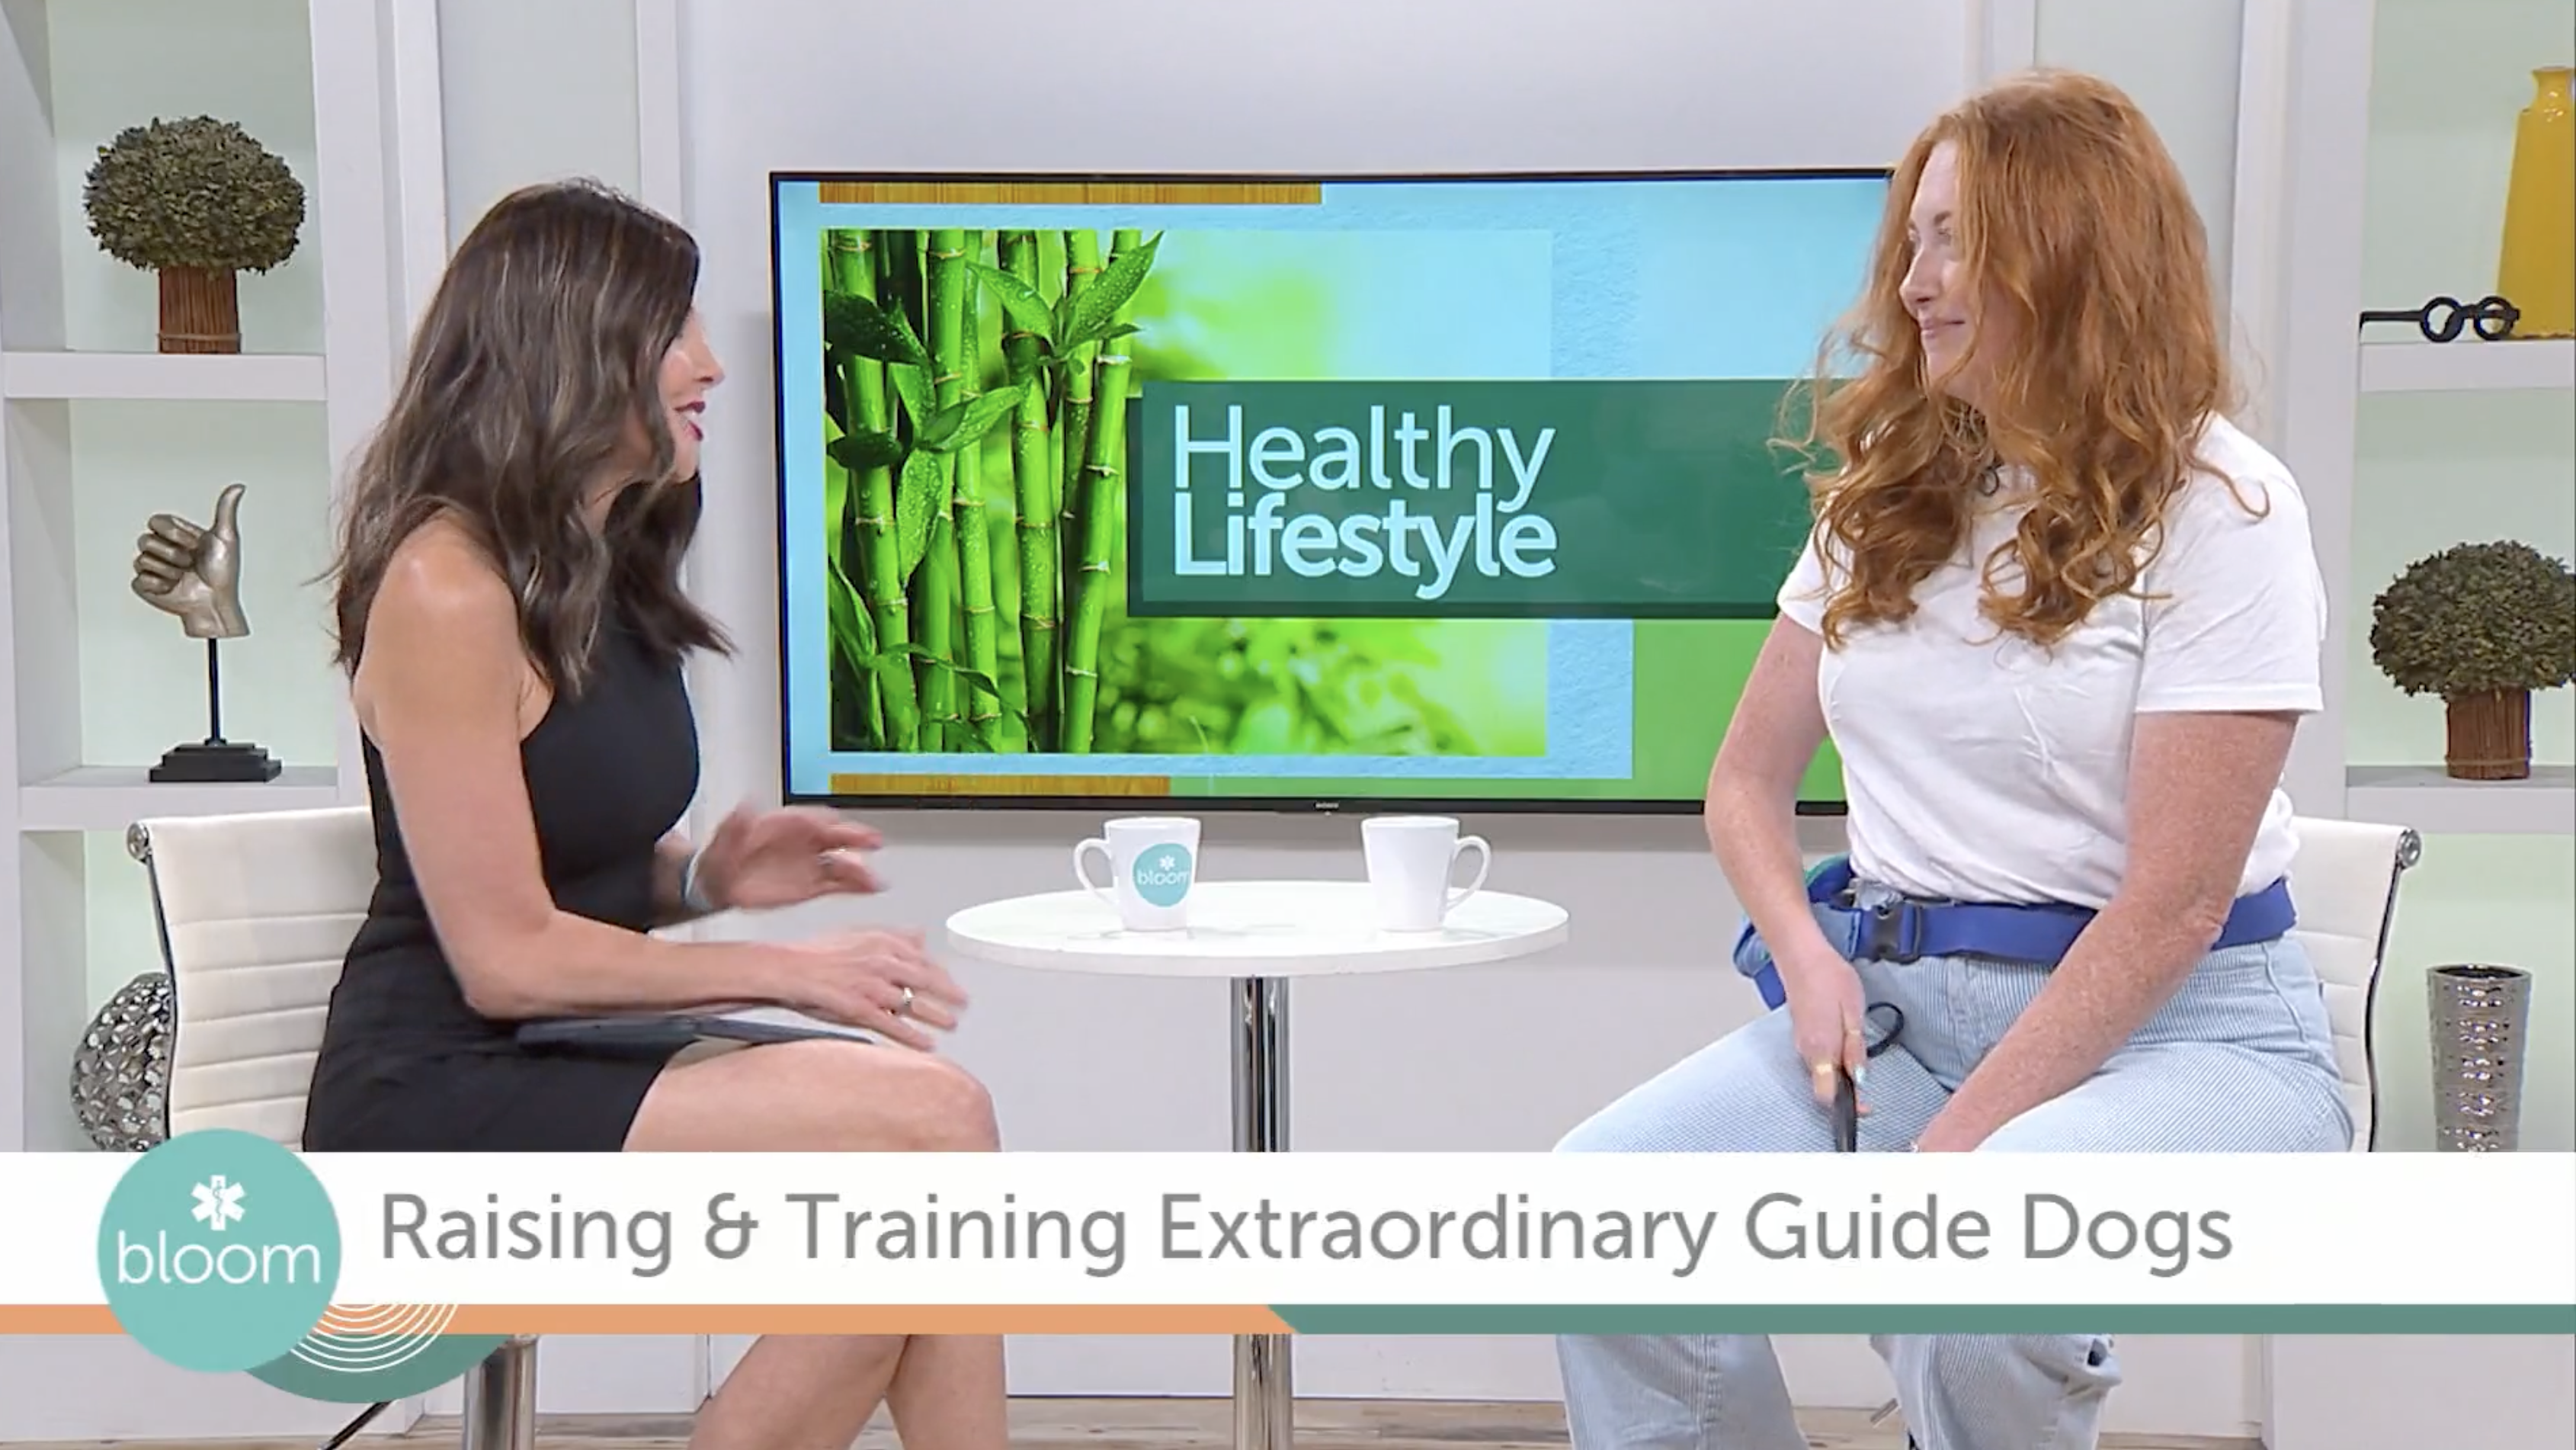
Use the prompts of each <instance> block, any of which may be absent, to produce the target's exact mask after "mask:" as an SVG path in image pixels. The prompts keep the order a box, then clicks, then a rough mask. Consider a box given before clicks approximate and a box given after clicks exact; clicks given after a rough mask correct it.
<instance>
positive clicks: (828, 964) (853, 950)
mask: <svg viewBox="0 0 2576 1450" xmlns="http://www.w3.org/2000/svg"><path fill="white" fill-rule="evenodd" d="M781 946H782V949H783V950H785V951H786V952H788V953H789V954H790V956H791V960H790V961H789V963H788V968H787V973H786V976H787V980H786V982H785V984H784V992H785V995H786V997H787V998H788V1005H789V1006H792V1007H794V1008H796V1009H797V1010H798V1011H801V1012H805V1013H808V1014H810V1015H812V1016H816V1017H820V1018H822V1019H824V1020H825V1021H828V1022H838V1023H840V1024H842V1025H843V1026H846V1027H856V1028H859V1029H861V1030H863V1031H868V1032H875V1033H880V1034H882V1035H884V1036H886V1037H888V1038H891V1039H892V1040H894V1041H896V1042H900V1043H902V1044H903V1045H905V1046H906V1047H912V1048H918V1049H920V1050H921V1051H923V1052H929V1051H932V1050H933V1044H932V1041H931V1038H930V1034H929V1033H928V1032H925V1031H924V1030H923V1029H924V1028H935V1029H937V1030H939V1031H942V1032H947V1031H953V1030H955V1028H956V1026H957V1014H958V1013H960V1012H962V1011H964V1010H965V1007H966V994H965V993H964V992H963V991H960V990H959V989H958V986H957V983H956V982H955V981H954V980H952V979H951V978H950V977H949V975H948V973H947V972H946V971H945V970H943V969H942V968H941V967H940V965H939V964H938V963H937V962H934V961H932V960H931V959H930V956H929V953H927V952H926V951H924V950H923V949H922V936H921V933H920V932H917V931H881V930H872V931H852V932H838V933H835V934H833V935H830V936H822V937H815V938H813V939H812V940H809V941H801V942H787V943H782V944H781Z"/></svg>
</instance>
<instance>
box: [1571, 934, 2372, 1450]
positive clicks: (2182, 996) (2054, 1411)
mask: <svg viewBox="0 0 2576 1450" xmlns="http://www.w3.org/2000/svg"><path fill="white" fill-rule="evenodd" d="M1859 969H1860V977H1861V984H1862V988H1863V990H1864V992H1865V994H1866V997H1865V1000H1867V1001H1868V1002H1870V1003H1872V1004H1876V1003H1882V1002H1885V1003H1893V1004H1895V1005H1896V1006H1897V1007H1898V1008H1900V1009H1901V1010H1902V1011H1903V1012H1904V1014H1905V1020H1904V1025H1903V1027H1902V1029H1901V1030H1900V1032H1899V1035H1898V1039H1897V1045H1896V1046H1895V1047H1893V1048H1891V1049H1889V1050H1888V1051H1886V1052H1884V1053H1882V1054H1881V1055H1880V1056H1878V1057H1876V1058H1873V1059H1871V1061H1870V1064H1869V1072H1868V1074H1867V1081H1866V1084H1865V1085H1864V1087H1863V1090H1862V1097H1863V1099H1864V1101H1866V1102H1867V1103H1868V1105H1869V1113H1868V1114H1867V1115H1866V1116H1864V1117H1863V1118H1862V1119H1861V1120H1860V1132H1861V1139H1860V1147H1861V1151H1863V1152H1873V1151H1877V1152H1886V1151H1901V1150H1902V1149H1903V1148H1904V1147H1905V1145H1906V1144H1908V1143H1910V1142H1912V1141H1913V1140H1914V1138H1915V1137H1916V1136H1917V1135H1918V1134H1920V1133H1921V1132H1922V1131H1923V1129H1924V1127H1925V1126H1926V1125H1927V1124H1929V1123H1930V1122H1931V1120H1932V1117H1933V1115H1934V1114H1935V1113H1937V1112H1938V1111H1939V1110H1940V1108H1941V1105H1942V1104H1943V1103H1944V1102H1945V1101H1947V1100H1948V1097H1949V1095H1950V1094H1951V1093H1952V1092H1954V1091H1956V1090H1957V1089H1958V1086H1959V1084H1960V1083H1961V1082H1962V1081H1964V1080H1965V1079H1966V1078H1967V1076H1968V1073H1969V1072H1970V1071H1971V1070H1972V1069H1974V1068H1975V1067H1976V1065H1977V1063H1978V1062H1979V1060H1981V1059H1982V1058H1983V1057H1984V1056H1985V1054H1986V1053H1987V1052H1989V1051H1990V1050H1992V1049H1993V1047H1994V1045H1995V1043H1996V1042H1997V1041H1998V1040H1999V1039H2001V1038H2002V1036H2003V1035H2004V1032H2005V1030H2006V1029H2007V1028H2009V1027H2011V1026H2012V1024H2013V1022H2014V1020H2015V1019H2016V1018H2018V1017H2019V1016H2020V1015H2021V1013H2022V1010H2023V1009H2024V1008H2026V1007H2028V1006H2029V1005H2030V1003H2031V1000H2032V999H2033V998H2034V997H2036V996H2038V994H2039V990H2040V988H2041V986H2042V985H2043V984H2045V983H2046V982H2047V980H2048V971H2047V969H2046V968H2044V967H2027V966H2020V965H2013V964H2007V963H2001V962H1995V961H1990V960H1986V959H1982V958H1966V957H1926V958H1923V959H1922V960H1920V961H1917V962H1913V963H1909V964H1898V963H1890V962H1862V963H1860V964H1859ZM1885 1027H1886V1014H1885V1013H1884V1012H1880V1013H1875V1014H1873V1028H1872V1030H1873V1034H1875V1033H1877V1032H1883V1031H1884V1030H1885ZM2337 1081H2338V1080H2337V1074H2336V1068H2335V1060H2334V1044H2333V1039H2332V1037H2331V1035H2330V1034H2329V1031H2328V1027H2327V1023H2326V1015H2325V1004H2324V1002H2323V1000H2322V998H2321V997H2320V995H2319V989H2318V983H2317V978H2316V973H2315V970H2314V968H2313V967H2312V966H2311V965H2310V963H2309V961H2308V957H2307V953H2306V952H2305V951H2304V950H2303V949H2302V948H2301V947H2300V946H2299V945H2298V943H2297V942H2295V941H2287V940H2284V941H2278V942H2269V943H2261V944H2257V945H2252V946H2242V947H2230V948H2226V949H2224V950H2220V951H2216V952H2212V953H2211V954H2210V955H2209V956H2207V957H2205V958H2203V959H2202V961H2201V962H2200V964H2199V965H2198V966H2197V967H2196V968H2194V969H2193V971H2192V974H2191V975H2190V977H2188V978H2187V979H2186V980H2185V981H2184V983H2183V985H2182V986H2181V987H2180V988H2179V989H2178V990H2177V991H2176V992H2175V994H2174V995H2173V997H2172V998H2171V999H2169V1000H2168V1001H2167V1003H2166V1004H2165V1006H2164V1007H2163V1008H2162V1009H2160V1010H2159V1011H2158V1012H2157V1013H2156V1014H2155V1015H2154V1016H2153V1017H2152V1018H2150V1019H2149V1020H2148V1022H2147V1023H2146V1025H2145V1026H2143V1027H2141V1028H2140V1029H2139V1030H2138V1031H2137V1033H2136V1034H2135V1035H2133V1036H2132V1037H2131V1038H2130V1039H2129V1041H2128V1042H2127V1043H2126V1044H2124V1045H2123V1046H2122V1047H2121V1048H2120V1049H2119V1050H2118V1051H2117V1052H2115V1053H2114V1054H2113V1055H2112V1057H2111V1059H2110V1061H2109V1062H2108V1063H2106V1064H2105V1065H2104V1066H2103V1068H2102V1070H2101V1071H2100V1072H2099V1073H2097V1074H2095V1075H2094V1076H2093V1077H2092V1078H2090V1079H2088V1080H2087V1081H2085V1082H2084V1083H2082V1084H2081V1085H2079V1086H2077V1087H2076V1088H2074V1089H2073V1090H2072V1091H2070V1092H2068V1093H2066V1094H2064V1095H2063V1096H2061V1097H2059V1098H2057V1099H2055V1100H2054V1101H2052V1102H2048V1103H2044V1104H2042V1105H2040V1106H2039V1107H2036V1108H2033V1109H2031V1110H2030V1111H2029V1112H2026V1113H2024V1114H2022V1115H2021V1116H2020V1117H2018V1118H2015V1119H2014V1120H2013V1121H2011V1122H2010V1123H2007V1124H2005V1125H2004V1127H2003V1129H2002V1130H2001V1131H1999V1132H1997V1133H1996V1134H1994V1135H1993V1136H1992V1137H1990V1138H1989V1139H1987V1140H1986V1142H1985V1144H1984V1149H1985V1150H1986V1151H1994V1152H2006V1153H2012V1152H2024V1153H2029V1152H2041V1153H2047V1152H2057V1153H2112V1152H2129V1153H2201V1152H2207V1153H2229V1152H2265V1153H2277V1152H2303V1151H2305V1152H2321V1153H2333V1152H2345V1151H2349V1149H2350V1148H2351V1146H2352V1133H2353V1124H2352V1119H2351V1117H2350V1115H2349V1114H2348V1113H2347V1112H2346V1110H2345V1107H2344V1103H2343V1096H2342V1094H2341V1092H2340V1091H2339V1090H2338V1087H2337ZM1557 1149H1558V1151H1559V1152H1572V1153H1674V1152H1683V1153H1795V1152H1820V1153H1821V1152H1831V1151H1832V1150H1833V1130H1832V1125H1831V1123H1830V1121H1829V1120H1828V1118H1827V1116H1826V1113H1825V1111H1824V1109H1823V1108H1822V1107H1820V1106H1819V1105H1818V1104H1817V1102H1816V1099H1815V1095H1814V1093H1813V1092H1812V1091H1811V1090H1810V1089H1809V1087H1808V1085H1807V1073H1806V1069H1805V1067H1804V1066H1803V1065H1802V1064H1801V1063H1800V1062H1799V1061H1798V1054H1797V1049H1796V1048H1795V1046H1794V1045H1793V1044H1792V1042H1791V1040H1790V1024H1789V1014H1788V1012H1787V1010H1786V1009H1783V1010H1780V1011H1776V1012H1769V1013H1765V1014H1764V1015H1763V1016H1762V1017H1761V1019H1760V1020H1758V1021H1755V1022H1752V1023H1750V1024H1748V1025H1746V1026H1744V1027H1742V1028H1739V1029H1738V1030H1736V1031H1734V1032H1731V1033H1729V1034H1727V1035H1726V1036H1725V1037H1723V1038H1720V1039H1719V1040H1717V1041H1716V1042H1713V1043H1711V1044H1709V1045H1708V1046H1707V1047H1705V1048H1702V1049H1701V1050H1700V1051H1698V1052H1697V1053H1694V1054H1692V1055H1691V1056H1690V1057H1687V1058H1685V1059H1683V1060H1682V1061H1681V1062H1679V1063H1676V1064H1675V1065H1673V1066H1672V1067H1670V1068H1668V1069H1666V1070H1665V1071H1664V1072H1663V1073H1662V1074H1660V1075H1658V1076H1656V1077H1655V1078H1653V1079H1651V1080H1649V1081H1647V1082H1645V1083H1644V1084H1642V1085H1640V1086H1638V1087H1637V1088H1635V1089H1634V1090H1632V1091H1630V1092H1629V1093H1628V1094H1627V1095H1625V1096H1624V1097H1621V1098H1620V1099H1619V1100H1618V1101H1616V1102H1614V1103H1612V1104H1610V1105H1609V1106H1608V1107H1606V1108H1603V1109H1602V1110H1601V1111H1600V1112H1598V1113H1596V1114H1594V1115H1593V1116H1592V1117H1591V1118H1590V1119H1589V1120H1588V1121H1586V1122H1584V1123H1583V1124H1582V1125H1581V1126H1580V1127H1577V1128H1576V1129H1575V1130H1574V1131H1573V1132H1571V1133H1569V1134H1567V1135H1566V1137H1565V1139H1564V1141H1563V1142H1561V1143H1559V1144H1558V1145H1557ZM1870 1342H1871V1344H1872V1346H1873V1347H1875V1348H1876V1349H1877V1351H1878V1353H1879V1355H1880V1356H1881V1357H1882V1358H1883V1359H1884V1360H1885V1361H1886V1363H1887V1366H1888V1369H1889V1371H1890V1372H1891V1374H1892V1375H1893V1377H1894V1379H1895V1382H1896V1397H1897V1399H1898V1401H1899V1402H1900V1404H1901V1405H1902V1406H1903V1409H1904V1414H1905V1422H1906V1426H1907V1428H1908V1430H1909V1431H1910V1432H1911V1433H1912V1434H1913V1436H1914V1439H1915V1442H1916V1443H1917V1444H1918V1445H1919V1446H1920V1447H1921V1450H2089V1447H2091V1446H2093V1444H2094V1443H2095V1438H2096V1435H2097V1434H2098V1432H2099V1429H2100V1425H2101V1417H2102V1408H2103V1405H2104V1403H2105V1401H2106V1400H2107V1399H2108V1398H2109V1396H2110V1393H2111V1390H2112V1389H2113V1387H2115V1386H2116V1385H2118V1383H2119V1382H2120V1371H2119V1365H2118V1361H2117V1360H2116V1358H2114V1356H2113V1354H2112V1347H2111V1341H2110V1338H2109V1337H2108V1336H2107V1335H1879V1336H1873V1337H1872V1338H1871V1341H1870ZM1558 1357H1559V1360H1560V1362H1561V1364H1562V1366H1563V1369H1564V1375H1565V1398H1566V1418H1567V1421H1568V1424H1569V1427H1570V1428H1571V1430H1572V1432H1573V1437H1574V1444H1575V1447H1576V1450H1806V1446H1807V1440H1806V1437H1805V1436H1804V1435H1802V1434H1801V1433H1800V1432H1799V1429H1798V1425H1797V1422H1796V1420H1795V1418H1794V1416H1793V1415H1792V1414H1791V1411H1790V1406H1789V1391H1788V1387H1787V1385H1786V1384H1785V1383H1784V1382H1783V1380H1782V1378H1781V1373H1780V1363H1779V1360H1778V1358H1777V1357H1776V1356H1775V1355H1774V1354H1773V1353H1772V1349H1771V1343H1770V1340H1769V1339H1768V1338H1766V1337H1764V1336H1761V1335H1724V1334H1710V1335H1681V1336H1654V1337H1647V1336H1591V1335H1587V1336H1567V1337H1564V1338H1561V1339H1560V1340H1559V1341H1558Z"/></svg>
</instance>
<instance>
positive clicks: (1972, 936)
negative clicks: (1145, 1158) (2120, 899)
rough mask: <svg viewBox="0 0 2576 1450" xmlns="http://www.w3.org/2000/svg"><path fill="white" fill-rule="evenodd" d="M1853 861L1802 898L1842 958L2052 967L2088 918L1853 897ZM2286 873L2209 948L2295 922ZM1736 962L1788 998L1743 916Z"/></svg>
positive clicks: (2244, 901) (1771, 998) (2083, 911)
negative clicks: (1974, 960) (1973, 959)
mask: <svg viewBox="0 0 2576 1450" xmlns="http://www.w3.org/2000/svg"><path fill="white" fill-rule="evenodd" d="M1851 888H1852V869H1851V860H1850V858H1848V857H1844V856H1835V857H1832V858H1830V859H1828V860H1826V861H1825V862H1823V863H1822V864H1820V865H1819V866H1817V868H1816V869H1815V870H1813V871H1811V872H1809V873H1808V875H1807V902H1808V905H1809V908H1810V909H1811V910H1812V911H1813V912H1814V913H1815V917H1816V925H1817V927H1818V928H1819V929H1821V930H1822V931H1823V932H1824V934H1825V940H1826V941H1827V942H1828V943H1830V944H1831V945H1832V946H1833V948H1834V950H1836V951H1837V952H1840V953H1841V954H1842V956H1843V958H1844V959H1845V960H1847V961H1854V962H1863V961H1872V962H1911V961H1915V960H1917V959H1919V958H1922V957H1949V956H1977V957H1994V958H1998V959H2000V960H2003V961H2011V962H2032V963H2038V964H2041V965H2045V966H2054V965H2056V964H2057V963H2058V962H2059V961H2061V960H2063V959H2064V958H2065V956H2066V953H2067V951H2068V950H2069V949H2070V948H2072V947H2073V946H2074V945H2075V939H2076V937H2078V936H2079V935H2081V934H2082V933H2083V931H2084V928H2085V927H2086V926H2088V925H2090V924H2091V923H2092V920H2093V915H2094V914H2093V912H2092V911H2091V910H2090V909H2088V908H2085V907H2080V906H2062V905H2053V904H2052V905H2033V906H2024V905H2008V904H1998V903H1980V902H1926V901H1893V902H1889V903H1887V904H1885V905H1883V906H1873V907H1861V906H1856V905H1854V904H1853V902H1852V889H1851ZM2298 920H2299V914H2298V911H2297V909H2296V908H2295V907H2294V906H2293V905H2292V904H2291V901H2290V884H2289V882H2288V881H2287V880H2282V881H2275V882H2273V883H2272V884H2271V885H2269V886H2267V887H2265V888H2263V889H2262V890H2261V891H2258V892H2255V893H2254V894H2253V895H2251V896H2242V897H2239V898H2237V901H2236V905H2235V906H2234V908H2233V909H2231V910H2230V911H2229V912H2228V914H2227V924H2226V926H2225V927H2223V928H2221V929H2220V931H2219V933H2218V940H2217V941H2216V942H2214V943H2212V944H2211V945H2212V949H2213V950H2215V949H2217V948H2221V947H2232V946H2243V945H2246V944H2247V943H2249V942H2262V941H2273V940H2276V939H2278V938H2279V937H2281V936H2282V935H2284V934H2286V933H2287V932H2288V931H2289V930H2290V928H2292V927H2293V926H2296V925H2297V924H2298ZM1735 968H1736V970H1737V971H1738V972H1740V973H1742V974H1743V975H1744V976H1746V977H1748V978H1751V979H1752V981H1753V983H1754V985H1755V986H1756V987H1757V988H1759V989H1760V990H1761V993H1762V1000H1763V1003H1764V1005H1766V1006H1770V1007H1775V1008H1776V1007H1778V1006H1780V1005H1781V1004H1782V1003H1784V1002H1785V1001H1787V993H1786V992H1785V990H1784V989H1783V988H1782V986H1781V984H1780V973H1779V969H1778V967H1777V966H1776V965H1775V964H1774V963H1773V962H1772V960H1771V953H1770V950H1769V949H1768V948H1767V947H1765V946H1764V945H1763V944H1762V939H1761V936H1760V935H1759V934H1758V933H1757V932H1755V931H1754V929H1753V922H1752V920H1751V919H1750V918H1747V919H1746V921H1745V923H1744V925H1743V928H1742V929H1741V930H1740V931H1739V932H1738V933H1737V934H1736V940H1735Z"/></svg>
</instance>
